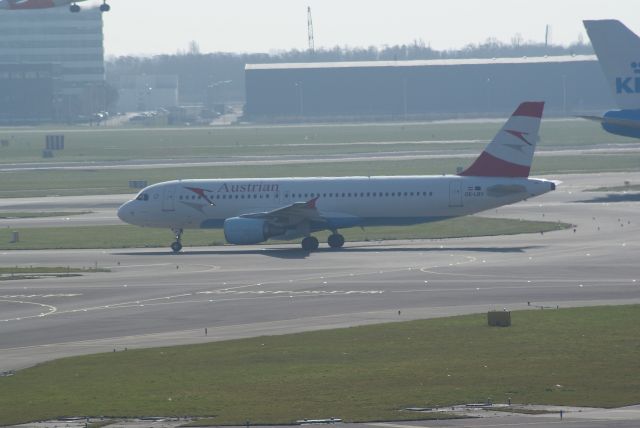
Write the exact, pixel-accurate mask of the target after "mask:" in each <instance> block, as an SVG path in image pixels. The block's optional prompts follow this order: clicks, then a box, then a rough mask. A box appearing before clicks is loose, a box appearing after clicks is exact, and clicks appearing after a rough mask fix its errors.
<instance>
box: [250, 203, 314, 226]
mask: <svg viewBox="0 0 640 428" xmlns="http://www.w3.org/2000/svg"><path fill="white" fill-rule="evenodd" d="M318 197H319V196H316V197H315V198H313V199H311V200H309V201H307V202H295V203H293V204H291V205H287V206H285V207H282V208H276V209H275V210H271V211H266V212H260V213H250V214H243V215H241V216H240V217H243V218H260V219H264V220H267V221H269V222H270V223H273V224H276V225H280V226H295V225H297V224H300V223H303V222H310V223H326V219H325V218H323V217H322V216H321V215H320V212H319V211H318V209H317V208H316V201H317V200H318Z"/></svg>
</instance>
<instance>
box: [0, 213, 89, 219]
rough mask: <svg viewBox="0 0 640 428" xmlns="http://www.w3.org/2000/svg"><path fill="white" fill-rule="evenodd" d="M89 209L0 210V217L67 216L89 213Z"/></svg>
mask: <svg viewBox="0 0 640 428" xmlns="http://www.w3.org/2000/svg"><path fill="white" fill-rule="evenodd" d="M89 213H90V211H43V212H6V213H4V212H0V218H1V219H12V218H43V217H69V216H72V215H82V214H89Z"/></svg>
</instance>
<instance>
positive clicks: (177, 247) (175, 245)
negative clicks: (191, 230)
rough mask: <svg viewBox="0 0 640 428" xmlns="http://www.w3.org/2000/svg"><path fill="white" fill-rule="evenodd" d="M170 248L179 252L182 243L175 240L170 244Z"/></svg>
mask: <svg viewBox="0 0 640 428" xmlns="http://www.w3.org/2000/svg"><path fill="white" fill-rule="evenodd" d="M171 250H173V252H174V253H179V252H180V250H182V244H181V243H180V241H176V242H174V243H173V244H171Z"/></svg>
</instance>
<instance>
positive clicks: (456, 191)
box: [449, 180, 462, 207]
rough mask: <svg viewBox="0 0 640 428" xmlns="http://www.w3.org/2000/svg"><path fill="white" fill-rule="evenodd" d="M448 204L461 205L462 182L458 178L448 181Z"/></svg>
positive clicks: (451, 205) (452, 205)
mask: <svg viewBox="0 0 640 428" xmlns="http://www.w3.org/2000/svg"><path fill="white" fill-rule="evenodd" d="M449 206H450V207H461V206H462V182H461V181H460V180H451V181H450V182H449Z"/></svg>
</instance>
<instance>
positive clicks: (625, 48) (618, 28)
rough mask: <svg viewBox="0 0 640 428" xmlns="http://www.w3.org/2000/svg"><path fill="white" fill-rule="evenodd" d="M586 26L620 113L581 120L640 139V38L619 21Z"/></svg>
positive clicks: (605, 21) (599, 21) (606, 20)
mask: <svg viewBox="0 0 640 428" xmlns="http://www.w3.org/2000/svg"><path fill="white" fill-rule="evenodd" d="M583 24H584V26H585V28H586V29H587V34H589V38H590V39H591V45H593V50H594V51H595V52H596V55H597V56H598V61H599V62H600V66H601V67H602V71H603V72H604V75H605V77H606V79H607V82H608V83H609V85H610V86H611V90H612V92H613V96H614V98H615V101H616V104H617V105H618V107H619V108H620V110H611V111H608V112H606V113H605V114H604V115H603V116H581V117H582V118H584V119H589V120H595V121H597V122H600V124H601V125H602V128H603V129H604V130H605V131H607V132H609V133H611V134H616V135H622V136H625V137H631V138H640V38H639V37H638V36H637V35H636V34H635V33H633V32H632V31H631V30H630V29H629V28H627V27H626V26H625V25H624V24H623V23H622V22H620V21H617V20H615V19H603V20H594V21H589V20H587V21H583Z"/></svg>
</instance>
